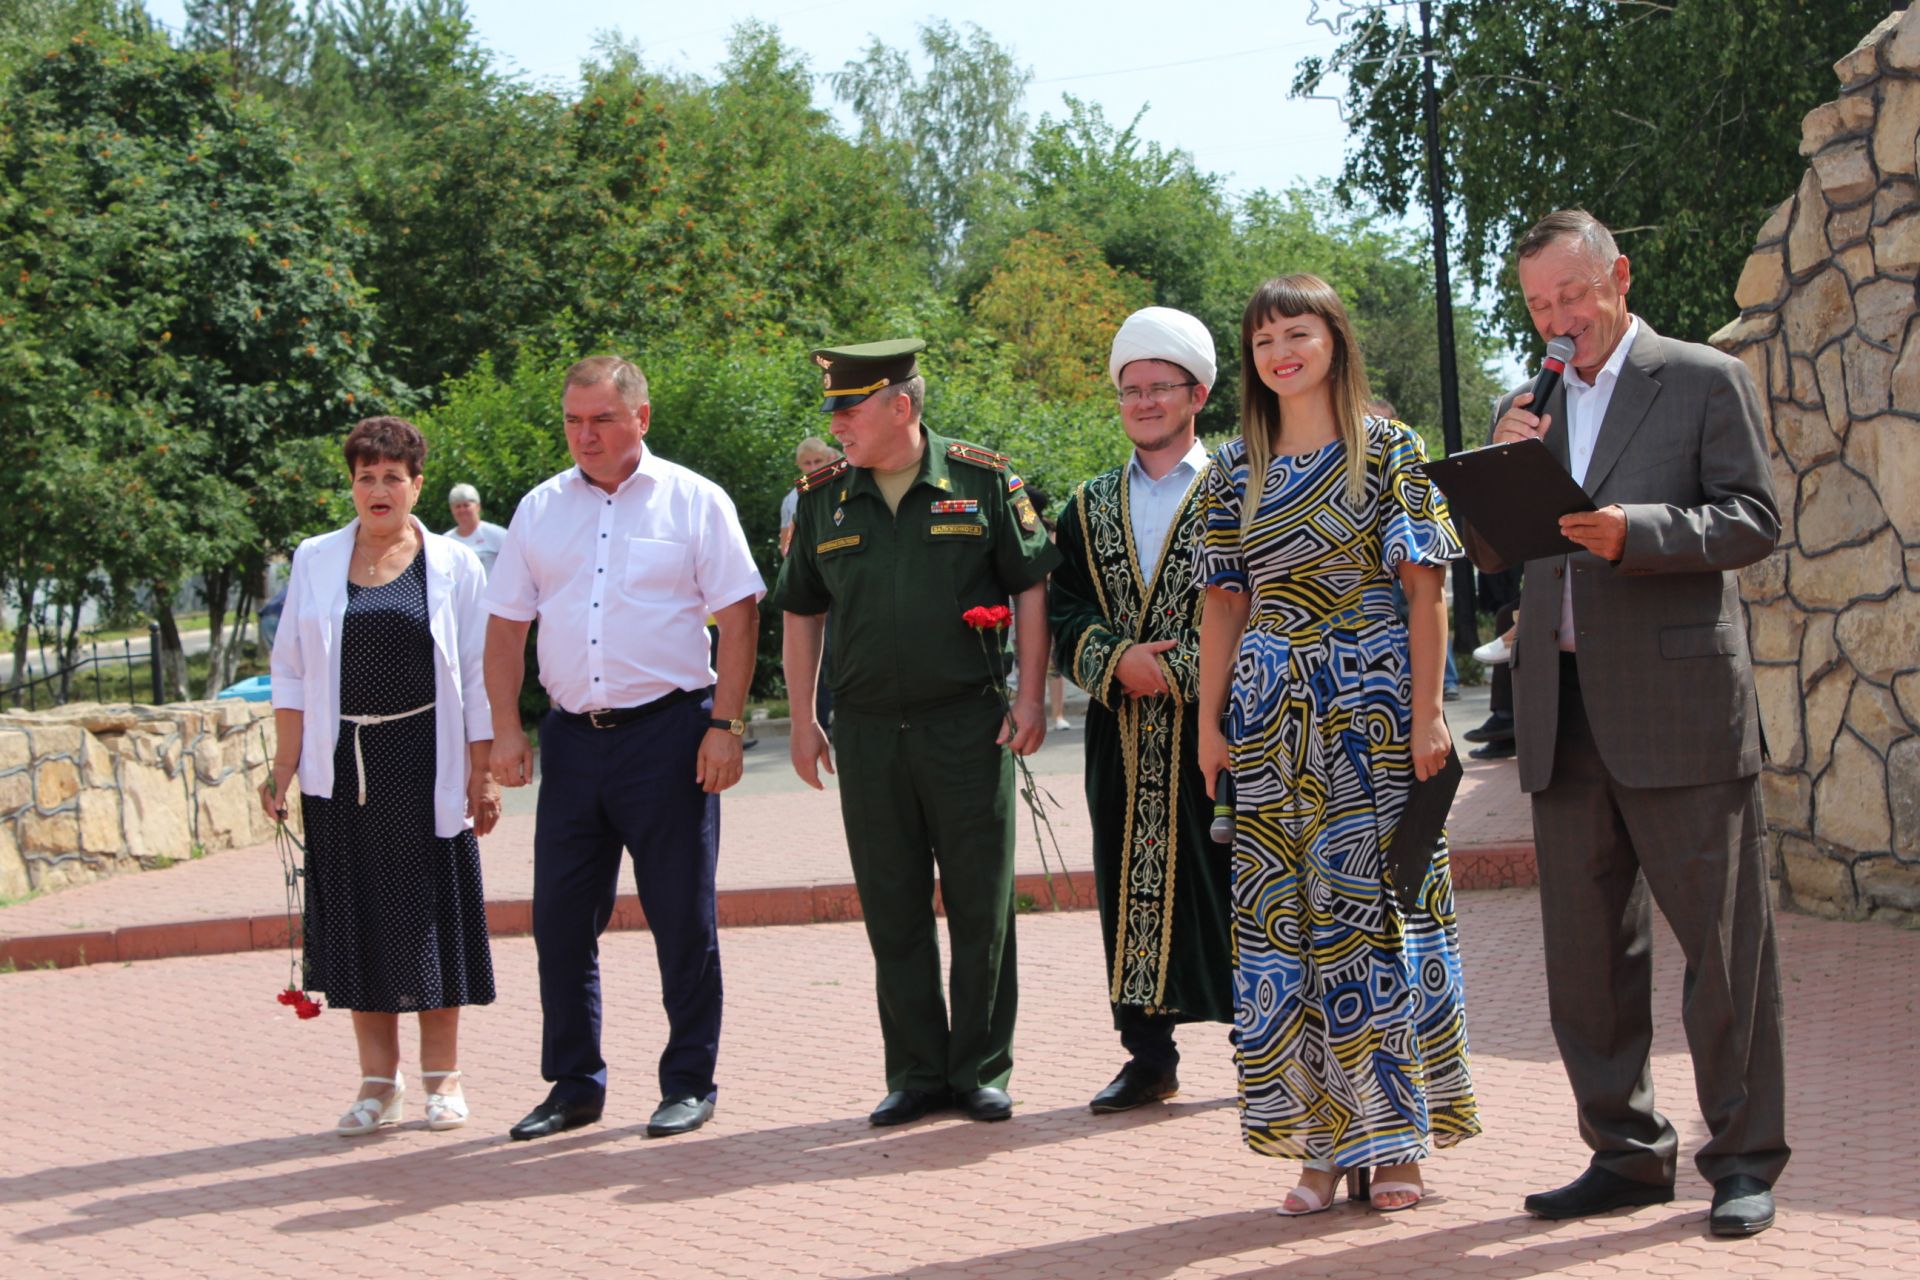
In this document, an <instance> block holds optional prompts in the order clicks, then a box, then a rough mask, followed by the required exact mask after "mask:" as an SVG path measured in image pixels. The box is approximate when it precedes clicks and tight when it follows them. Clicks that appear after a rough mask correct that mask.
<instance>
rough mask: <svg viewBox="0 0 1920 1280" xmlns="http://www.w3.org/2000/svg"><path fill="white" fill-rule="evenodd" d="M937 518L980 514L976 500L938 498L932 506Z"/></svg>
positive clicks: (978, 502)
mask: <svg viewBox="0 0 1920 1280" xmlns="http://www.w3.org/2000/svg"><path fill="white" fill-rule="evenodd" d="M933 514H934V515H937V516H973V515H979V514H980V499H978V498H938V499H935V501H934V504H933Z"/></svg>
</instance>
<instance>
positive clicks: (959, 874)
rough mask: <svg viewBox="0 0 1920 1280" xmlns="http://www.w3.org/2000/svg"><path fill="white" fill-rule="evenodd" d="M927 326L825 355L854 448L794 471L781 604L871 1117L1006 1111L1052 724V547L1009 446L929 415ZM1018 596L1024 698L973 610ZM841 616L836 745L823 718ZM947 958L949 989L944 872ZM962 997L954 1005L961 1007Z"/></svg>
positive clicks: (843, 437)
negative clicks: (839, 912) (835, 780)
mask: <svg viewBox="0 0 1920 1280" xmlns="http://www.w3.org/2000/svg"><path fill="white" fill-rule="evenodd" d="M925 345H926V344H925V343H923V342H920V341H919V340H917V339H906V340H901V341H895V342H873V343H866V344H863V345H859V346H851V347H840V348H833V349H828V350H822V351H816V352H814V353H813V361H814V363H815V364H817V365H818V366H819V367H820V368H821V369H822V370H823V371H824V372H825V375H826V396H825V402H824V404H823V405H822V408H823V409H824V410H825V411H826V412H828V413H831V414H832V415H833V419H832V426H833V433H834V435H835V436H836V437H837V438H838V440H839V442H840V447H841V449H842V450H843V451H844V454H845V456H844V457H842V458H841V459H840V460H839V461H837V462H835V463H833V464H832V465H830V466H827V467H824V468H822V469H820V470H818V471H815V472H813V473H812V474H810V475H808V476H806V477H804V478H803V479H802V480H801V481H800V485H799V488H800V499H799V503H798V507H797V510H796V511H795V514H794V533H793V544H792V551H791V553H790V554H789V555H788V557H787V559H786V562H785V564H784V565H783V566H782V567H781V571H780V580H779V583H778V585H777V586H776V587H775V589H774V594H773V600H774V602H775V606H776V607H778V608H779V609H781V610H782V611H783V612H784V615H785V624H786V640H785V652H784V656H785V660H786V676H787V696H788V701H789V703H790V705H791V706H792V708H793V737H792V748H791V749H792V754H793V767H794V770H795V772H797V773H798V774H799V775H800V777H801V779H802V780H803V781H805V782H806V783H807V784H808V785H809V786H812V787H816V788H817V787H819V786H820V785H821V784H820V776H819V770H820V769H821V768H822V767H824V768H825V769H826V770H827V771H828V772H829V773H831V772H834V759H833V757H834V754H835V753H836V752H837V753H838V756H839V766H840V767H839V776H840V810H841V815H842V818H843V820H844V822H845V824H846V832H847V849H848V852H849V854H850V855H851V857H852V861H853V878H854V884H855V885H856V887H857V888H858V889H859V893H860V906H861V911H862V913H863V914H864V916H865V917H866V926H867V940H868V942H869V944H870V945H871V946H872V948H873V958H874V970H875V982H874V985H875V987H876V991H877V994H878V996H879V1004H880V1030H881V1035H882V1037H883V1039H884V1040H885V1042H886V1070H887V1089H888V1093H887V1096H886V1098H885V1100H884V1101H882V1102H881V1104H880V1105H879V1106H878V1107H877V1108H876V1109H875V1110H874V1112H873V1114H872V1116H871V1119H872V1121H873V1123H874V1124H876V1125H890V1124H903V1123H906V1122H907V1121H910V1120H915V1119H918V1118H919V1117H920V1116H923V1115H925V1114H926V1113H928V1112H929V1111H933V1110H936V1109H939V1108H941V1107H944V1106H948V1105H954V1106H958V1107H960V1108H961V1109H962V1110H963V1111H964V1112H965V1113H966V1114H967V1115H968V1116H970V1117H971V1118H973V1119H975V1120H1004V1119H1006V1118H1007V1117H1008V1116H1009V1115H1011V1114H1012V1110H1013V1103H1012V1100H1011V1099H1010V1098H1009V1097H1008V1096H1007V1092H1006V1084H1007V1078H1008V1076H1009V1075H1010V1074H1011V1073H1012V1070H1013V1019H1014V1007H1015V1001H1016V987H1015V976H1014V946H1013V836H1014V807H1013V806H1014V791H1013V755H1014V754H1019V755H1025V754H1027V753H1029V752H1031V751H1034V750H1036V749H1037V748H1038V747H1039V746H1040V743H1041V740H1042V739H1043V738H1044V737H1045V734H1046V720H1045V718H1044V715H1043V710H1042V706H1041V698H1042V695H1043V691H1044V690H1045V687H1046V675H1047V602H1046V576H1047V572H1048V571H1049V570H1050V569H1052V568H1053V566H1054V565H1055V564H1056V563H1057V562H1058V560H1059V558H1060V557H1059V554H1058V553H1057V552H1055V551H1054V549H1053V547H1052V545H1051V544H1050V543H1049V542H1048V541H1047V535H1046V531H1045V530H1044V529H1043V528H1042V527H1041V525H1040V519H1039V516H1038V515H1037V514H1036V513H1035V512H1034V509H1033V503H1032V501H1031V500H1030V499H1029V498H1028V496H1027V494H1026V492H1025V491H1024V489H1023V488H1022V485H1021V481H1020V478H1019V477H1018V476H1017V475H1015V474H1013V472H1012V471H1010V470H1009V469H1008V466H1007V459H1006V458H1005V457H1003V456H1001V455H1000V454H997V453H994V452H992V451H991V450H987V449H982V448H979V447H978V446H975V445H971V444H966V443H963V442H962V441H958V440H949V439H947V438H945V437H943V436H939V435H935V434H934V433H933V432H931V431H929V430H927V429H926V428H925V427H924V426H922V425H921V421H920V413H921V406H922V405H923V403H924V402H925V398H926V382H925V381H924V380H923V379H922V378H921V377H920V374H919V369H918V366H917V362H916V360H915V355H916V353H918V352H919V351H921V350H922V349H924V347H925ZM1009 598H1011V599H1012V602H1013V610H1014V618H1015V623H1016V628H1017V630H1016V634H1017V637H1018V638H1017V645H1018V649H1019V653H1018V663H1019V672H1020V682H1019V685H1020V689H1019V695H1018V697H1017V698H1016V699H1015V701H1014V704H1013V716H1012V720H1011V722H1009V721H1008V720H1007V718H1006V716H1005V715H1004V714H1003V711H1002V706H1001V701H1000V696H999V694H998V693H996V692H995V691H994V688H993V684H994V682H996V681H998V680H1001V679H1003V678H1004V675H1005V672H1006V664H1007V653H1006V649H1005V643H1004V636H1003V635H1002V634H1000V633H997V632H989V633H987V643H986V645H985V646H984V647H983V645H982V643H981V633H979V632H976V631H974V630H973V629H971V628H970V627H968V626H967V625H966V623H964V622H963V621H962V620H961V614H962V613H964V612H965V611H966V610H967V609H970V608H973V607H974V606H976V605H995V604H1005V603H1006V602H1007V601H1008V599H1009ZM829 609H831V610H832V611H833V619H834V622H833V627H834V638H833V654H832V658H831V660H830V662H829V663H828V670H827V672H826V673H825V674H826V679H827V681H828V683H829V685H830V686H831V688H832V690H833V702H834V725H833V743H832V747H831V748H829V746H828V742H827V737H826V735H825V733H823V732H822V731H821V729H820V726H819V724H818V723H817V722H816V721H815V720H814V718H813V715H812V708H813V705H814V702H813V695H814V688H815V682H816V680H817V679H818V678H819V677H820V674H821V673H820V649H821V637H822V633H823V631H824V630H825V615H826V613H827V611H828V610H829ZM936 868H937V870H938V872H939V878H940V894H941V899H942V901H943V903H944V905H945V908H946V915H947V928H948V933H949V935H950V937H951V940H952V947H953V957H952V963H951V966H950V977H949V984H948V991H947V992H946V994H945V995H944V996H943V995H942V992H941V984H940V967H941V966H940V946H939V938H938V935H937V934H936V932H935V930H934V917H933V891H934V874H935V870H936ZM949 1002H950V1004H951V1007H950V1008H949Z"/></svg>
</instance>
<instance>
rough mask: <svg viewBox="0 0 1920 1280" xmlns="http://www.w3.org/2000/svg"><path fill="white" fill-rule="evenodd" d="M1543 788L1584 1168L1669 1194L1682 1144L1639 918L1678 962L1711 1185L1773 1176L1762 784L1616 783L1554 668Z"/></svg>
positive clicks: (1774, 1042)
mask: <svg viewBox="0 0 1920 1280" xmlns="http://www.w3.org/2000/svg"><path fill="white" fill-rule="evenodd" d="M1559 726H1560V727H1559V736H1558V738H1557V739H1556V741H1555V743H1554V760H1553V779H1552V782H1551V783H1550V785H1549V786H1548V787H1547V788H1546V789H1545V790H1544V791H1538V792H1535V793H1534V796H1533V832H1534V848H1535V850H1536V852H1537V854H1538V859H1539V865H1540V915H1541V928H1542V932H1543V934H1544V935H1545V941H1546V958H1547V995H1548V1005H1549V1009H1550V1011H1551V1016H1552V1021H1553V1033H1554V1038H1555V1039H1556V1040H1557V1041H1558V1042H1559V1046H1560V1059H1561V1062H1562V1063H1563V1064H1564V1065H1565V1067H1566V1070H1567V1078H1568V1080H1569V1081H1570V1082H1571V1083H1572V1085H1573V1094H1574V1099H1575V1101H1576V1102H1577V1104H1578V1106H1579V1116H1580V1136H1581V1137H1582V1138H1584V1139H1586V1142H1587V1145H1588V1146H1589V1147H1591V1148H1593V1151H1594V1156H1593V1164H1594V1165H1596V1166H1598V1167H1600V1168H1604V1169H1606V1170H1608V1171H1609V1172H1611V1173H1615V1174H1618V1175H1619V1176H1621V1177H1623V1178H1629V1179H1632V1180H1634V1181H1636V1182H1648V1183H1671V1182H1672V1181H1673V1177H1674V1163H1675V1155H1676V1149H1677V1147H1678V1137H1677V1135H1676V1134H1675V1133H1674V1130H1673V1126H1672V1125H1671V1124H1669V1123H1668V1122H1667V1119H1666V1117H1665V1116H1663V1115H1661V1114H1660V1113H1659V1112H1658V1111H1656V1110H1654V1103H1653V1076H1652V1072H1651V1070H1650V1068H1649V1053H1650V1049H1651V1045H1652V1041H1653V1009H1652V990H1653V966H1652V945H1653V939H1652V926H1653V907H1654V905H1656V904H1657V905H1658V906H1659V908H1660V912H1661V914H1662V915H1664V916H1665V917H1666V918H1667V922H1668V924H1669V925H1671V926H1672V928H1673V932H1674V935H1675V936H1676V937H1677V938H1678V939H1679V941H1680V948H1681V950H1682V952H1683V953H1684V954H1685V956H1686V976H1685V981H1684V986H1683V988H1682V993H1681V1004H1680V1008H1681V1020H1682V1022H1683V1023H1684V1024H1685V1027H1686V1032H1687V1046H1688V1048H1689V1049H1690V1050H1691V1052H1692V1055H1693V1075H1694V1086H1695V1090H1696V1092H1697V1093H1698V1095H1699V1100H1700V1110H1701V1112H1702V1113H1703V1114H1704V1115H1705V1117H1706V1121H1707V1129H1708V1132H1709V1134H1710V1135H1711V1136H1710V1137H1709V1139H1708V1141H1707V1144H1706V1145H1705V1146H1704V1147H1702V1148H1701V1149H1700V1152H1699V1154H1698V1155H1697V1156H1695V1158H1694V1163H1695V1164H1696V1166H1697V1167H1698V1168H1699V1170H1700V1173H1701V1175H1702V1176H1703V1177H1705V1178H1706V1179H1707V1180H1708V1181H1709V1182H1713V1181H1717V1180H1719V1179H1720V1178H1724V1177H1726V1176H1728V1175H1729V1174H1736V1173H1744V1174H1750V1175H1752V1176H1753V1177H1756V1178H1759V1179H1760V1180H1761V1181H1763V1182H1766V1183H1768V1184H1769V1185H1771V1184H1772V1183H1773V1182H1774V1180H1775V1179H1777V1178H1778V1177H1779V1176H1780V1171H1781V1169H1782V1168H1784V1167H1785V1166H1786V1163H1787V1156H1788V1154H1789V1152H1788V1148H1787V1142H1786V1081H1785V1057H1784V1050H1783V1046H1782V1038H1781V1037H1782V1031H1781V1016H1780V983H1779V969H1778V964H1777V961H1776V959H1775V955H1774V941H1773V909H1772V905H1771V902H1770V900H1769V888H1768V885H1767V874H1766V867H1765V863H1764V858H1763V852H1762V850H1763V845H1762V839H1761V837H1762V833H1763V831H1764V830H1765V823H1764V820H1763V819H1762V817H1761V812H1760V791H1759V779H1758V778H1751V777H1750V778H1740V779H1736V780H1734V781H1731V782H1719V783H1708V784H1704V785H1699V786H1680V787H1628V786H1622V785H1621V784H1620V783H1618V782H1616V781H1614V779H1613V778H1612V777H1611V776H1610V775H1609V774H1608V773H1607V770H1606V767H1605V766H1604V765H1603V764H1602V762H1601V759H1600V753H1599V751H1598V750H1597V749H1596V748H1595V746H1594V742H1593V735H1592V732H1591V730H1590V728H1589V726H1588V721H1587V715H1586V710H1585V707H1584V706H1583V704H1582V702H1581V697H1580V684H1579V678H1578V674H1577V671H1576V669H1575V665H1574V662H1573V660H1572V659H1571V658H1570V657H1568V658H1563V659H1562V666H1561V679H1560V717H1559Z"/></svg>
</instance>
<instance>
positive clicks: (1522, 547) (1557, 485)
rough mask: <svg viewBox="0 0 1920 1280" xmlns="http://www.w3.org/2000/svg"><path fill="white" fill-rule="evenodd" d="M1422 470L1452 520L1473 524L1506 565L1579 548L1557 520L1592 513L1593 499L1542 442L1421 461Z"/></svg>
mask: <svg viewBox="0 0 1920 1280" xmlns="http://www.w3.org/2000/svg"><path fill="white" fill-rule="evenodd" d="M1421 470H1423V471H1424V472H1425V473H1426V475H1427V477H1428V478H1429V479H1431V480H1432V481H1433V483H1434V484H1435V485H1436V486H1437V487H1438V488H1439V490H1440V492H1441V493H1444V494H1446V495H1447V505H1448V507H1450V508H1451V509H1452V511H1453V516H1454V519H1455V520H1456V521H1458V522H1459V523H1461V524H1466V525H1471V526H1473V531H1474V533H1475V534H1477V535H1479V537H1480V538H1481V539H1482V540H1483V541H1485V542H1486V543H1487V545H1489V546H1491V547H1492V548H1493V549H1494V550H1495V551H1496V552H1498V553H1499V555H1500V558H1501V559H1502V560H1504V561H1505V562H1506V563H1507V564H1509V565H1514V566H1518V565H1522V564H1525V563H1526V562H1527V561H1529V560H1539V559H1542V558H1544V557H1546V556H1564V555H1571V554H1572V553H1573V552H1575V551H1578V550H1580V549H1581V548H1580V544H1579V543H1577V542H1574V541H1573V540H1572V539H1570V538H1568V537H1567V536H1566V535H1565V534H1563V533H1561V532H1560V517H1561V516H1565V515H1572V514H1573V513H1574V512H1576V511H1592V510H1593V509H1594V507H1593V499H1592V498H1589V497H1588V496H1587V492H1586V490H1584V489H1582V488H1581V487H1580V486H1579V485H1578V484H1576V483H1575V482H1574V479H1573V477H1572V476H1570V475H1568V474H1567V469H1566V468H1565V467H1563V466H1561V465H1560V463H1559V461H1558V460H1557V459H1555V458H1554V456H1553V453H1552V451H1550V450H1549V449H1548V448H1547V446H1546V442H1545V441H1543V440H1538V439H1533V440H1516V441H1514V442H1513V443H1511V444H1495V445H1488V446H1487V447H1486V448H1484V449H1472V450H1469V451H1467V452H1466V453H1456V454H1454V455H1453V456H1452V457H1450V458H1440V459H1437V460H1435V461H1433V462H1429V463H1426V464H1425V465H1424V466H1423V467H1422V468H1421Z"/></svg>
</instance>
